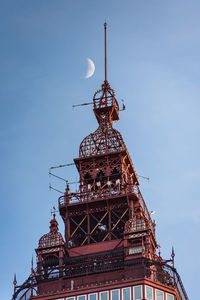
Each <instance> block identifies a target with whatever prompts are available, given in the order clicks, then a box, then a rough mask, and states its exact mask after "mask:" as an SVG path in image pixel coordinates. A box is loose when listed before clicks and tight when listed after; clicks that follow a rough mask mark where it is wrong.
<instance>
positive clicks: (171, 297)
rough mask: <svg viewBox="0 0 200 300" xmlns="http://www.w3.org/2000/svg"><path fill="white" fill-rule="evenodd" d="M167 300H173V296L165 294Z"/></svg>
mask: <svg viewBox="0 0 200 300" xmlns="http://www.w3.org/2000/svg"><path fill="white" fill-rule="evenodd" d="M166 299H167V300H174V296H173V295H171V294H167V298H166Z"/></svg>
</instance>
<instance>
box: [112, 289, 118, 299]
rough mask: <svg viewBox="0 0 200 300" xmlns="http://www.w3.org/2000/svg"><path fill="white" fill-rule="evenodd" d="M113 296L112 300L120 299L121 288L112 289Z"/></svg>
mask: <svg viewBox="0 0 200 300" xmlns="http://www.w3.org/2000/svg"><path fill="white" fill-rule="evenodd" d="M111 297H112V298H111V299H112V300H119V290H112V291H111Z"/></svg>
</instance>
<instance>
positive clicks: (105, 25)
mask: <svg viewBox="0 0 200 300" xmlns="http://www.w3.org/2000/svg"><path fill="white" fill-rule="evenodd" d="M106 28H107V23H106V22H105V23H104V32H105V81H107V53H106V52H107V51H106Z"/></svg>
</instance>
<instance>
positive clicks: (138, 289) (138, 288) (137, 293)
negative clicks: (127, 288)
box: [134, 285, 142, 300]
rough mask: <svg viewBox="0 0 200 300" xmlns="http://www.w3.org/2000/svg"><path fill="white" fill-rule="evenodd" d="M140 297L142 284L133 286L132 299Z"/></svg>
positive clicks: (135, 299)
mask: <svg viewBox="0 0 200 300" xmlns="http://www.w3.org/2000/svg"><path fill="white" fill-rule="evenodd" d="M140 299H142V286H141V285H138V286H134V300H140Z"/></svg>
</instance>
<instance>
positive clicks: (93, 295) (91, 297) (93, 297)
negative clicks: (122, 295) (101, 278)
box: [89, 293, 97, 300]
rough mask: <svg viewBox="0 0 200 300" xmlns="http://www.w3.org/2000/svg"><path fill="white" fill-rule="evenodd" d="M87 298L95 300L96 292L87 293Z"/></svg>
mask: <svg viewBox="0 0 200 300" xmlns="http://www.w3.org/2000/svg"><path fill="white" fill-rule="evenodd" d="M89 300H97V294H96V293H95V294H89Z"/></svg>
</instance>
